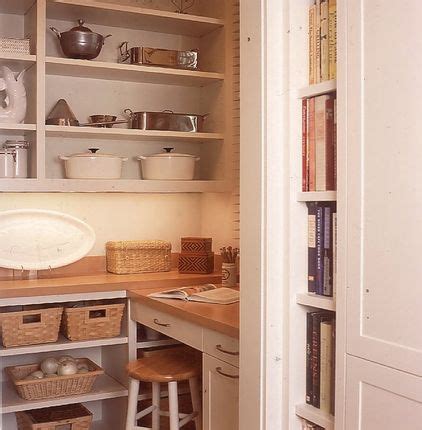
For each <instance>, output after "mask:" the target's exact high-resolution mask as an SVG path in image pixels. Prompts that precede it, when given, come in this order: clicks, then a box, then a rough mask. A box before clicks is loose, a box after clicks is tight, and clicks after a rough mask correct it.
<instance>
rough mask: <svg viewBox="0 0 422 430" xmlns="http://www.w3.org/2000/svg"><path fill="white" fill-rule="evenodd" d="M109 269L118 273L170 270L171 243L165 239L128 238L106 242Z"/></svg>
mask: <svg viewBox="0 0 422 430" xmlns="http://www.w3.org/2000/svg"><path fill="white" fill-rule="evenodd" d="M106 256H107V271H109V272H111V273H117V274H128V273H142V272H168V271H169V270H170V269H171V243H170V242H167V241H164V240H128V241H120V242H107V243H106Z"/></svg>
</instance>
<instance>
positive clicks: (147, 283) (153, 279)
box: [0, 269, 221, 299]
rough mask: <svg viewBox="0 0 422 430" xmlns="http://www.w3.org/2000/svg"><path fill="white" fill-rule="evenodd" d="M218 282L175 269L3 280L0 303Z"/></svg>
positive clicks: (215, 277) (215, 276)
mask: <svg viewBox="0 0 422 430" xmlns="http://www.w3.org/2000/svg"><path fill="white" fill-rule="evenodd" d="M219 282H221V274H219V273H217V272H216V273H212V274H210V275H198V274H180V273H179V272H178V271H177V269H173V270H171V271H170V272H160V273H142V274H136V275H113V274H112V273H106V272H104V273H100V274H99V273H95V274H92V275H79V276H63V277H55V278H48V279H47V278H45V279H29V280H2V281H0V299H7V298H16V297H34V296H50V295H58V294H75V293H93V292H105V291H122V290H140V289H143V288H152V287H162V288H164V289H165V288H172V287H181V286H186V285H191V284H197V283H201V284H206V283H219Z"/></svg>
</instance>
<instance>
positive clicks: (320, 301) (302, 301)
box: [296, 293, 336, 312]
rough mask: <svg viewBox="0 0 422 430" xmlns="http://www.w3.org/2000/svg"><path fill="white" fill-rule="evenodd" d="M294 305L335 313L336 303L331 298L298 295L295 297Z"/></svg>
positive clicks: (305, 294)
mask: <svg viewBox="0 0 422 430" xmlns="http://www.w3.org/2000/svg"><path fill="white" fill-rule="evenodd" d="M296 303H298V304H299V305H303V306H309V307H312V308H317V309H324V310H326V311H333V312H334V311H335V310H336V302H335V299H334V298H333V297H325V296H319V295H317V294H312V293H299V294H297V295H296Z"/></svg>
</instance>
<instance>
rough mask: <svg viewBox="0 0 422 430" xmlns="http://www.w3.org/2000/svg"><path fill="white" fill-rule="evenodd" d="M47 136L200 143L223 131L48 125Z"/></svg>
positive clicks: (214, 138) (221, 137)
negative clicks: (195, 131)
mask: <svg viewBox="0 0 422 430" xmlns="http://www.w3.org/2000/svg"><path fill="white" fill-rule="evenodd" d="M45 130H46V136H47V137H60V138H66V137H74V138H84V139H86V138H88V139H89V138H91V139H118V140H123V139H124V140H138V141H148V140H151V141H175V140H176V141H183V142H192V143H198V142H199V143H200V142H203V141H217V140H223V139H224V134H223V133H189V132H180V131H156V130H132V129H127V128H97V127H67V126H58V125H47V126H46V127H45Z"/></svg>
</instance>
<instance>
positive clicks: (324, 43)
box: [321, 0, 330, 81]
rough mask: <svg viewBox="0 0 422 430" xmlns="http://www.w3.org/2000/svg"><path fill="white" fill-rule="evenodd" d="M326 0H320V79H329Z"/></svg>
mask: <svg viewBox="0 0 422 430" xmlns="http://www.w3.org/2000/svg"><path fill="white" fill-rule="evenodd" d="M329 68H330V66H329V42H328V0H322V1H321V81H328V79H329Z"/></svg>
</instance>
